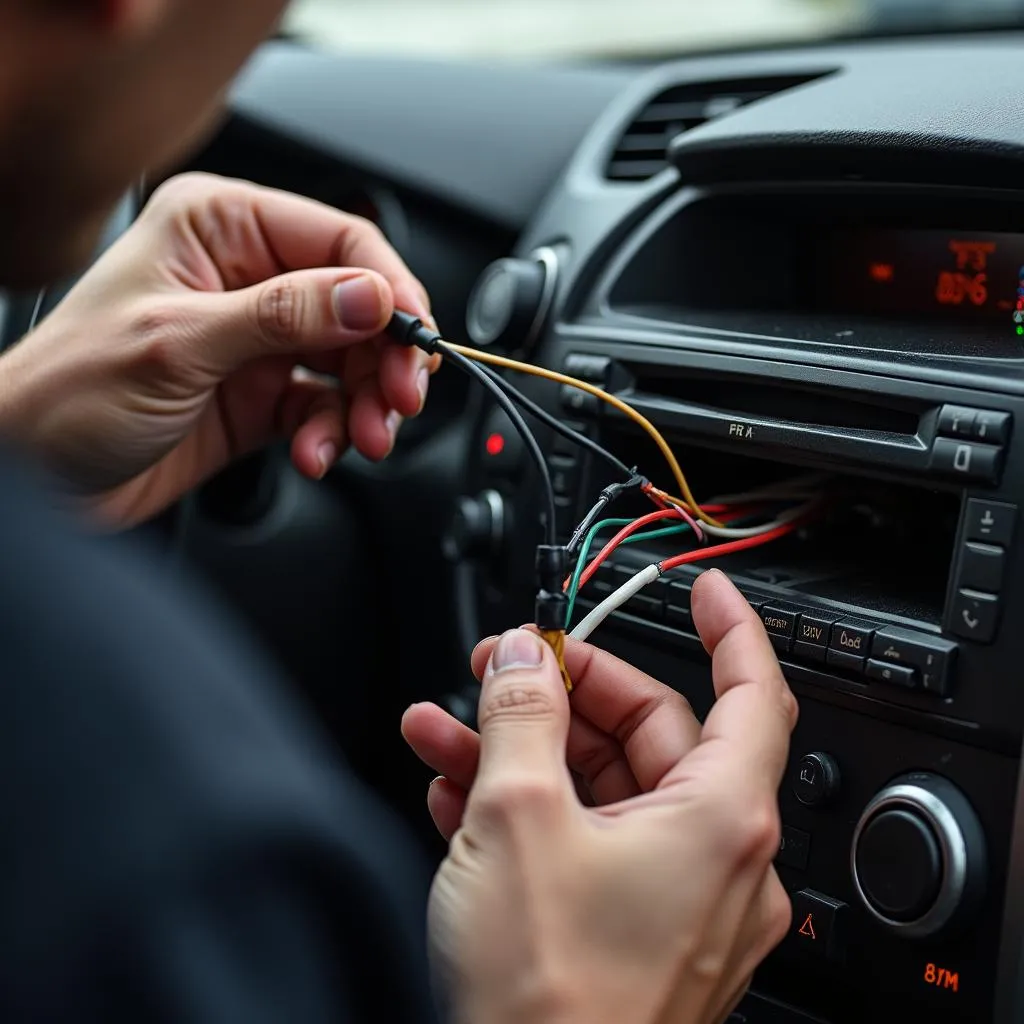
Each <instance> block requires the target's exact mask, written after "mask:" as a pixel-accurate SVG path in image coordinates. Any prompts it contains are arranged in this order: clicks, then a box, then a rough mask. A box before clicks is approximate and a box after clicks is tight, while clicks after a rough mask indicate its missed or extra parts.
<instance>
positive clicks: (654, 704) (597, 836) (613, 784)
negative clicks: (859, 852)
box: [403, 572, 796, 1024]
mask: <svg viewBox="0 0 1024 1024" xmlns="http://www.w3.org/2000/svg"><path fill="white" fill-rule="evenodd" d="M693 614H694V619H695V621H696V623H697V626H698V628H699V629H700V633H701V636H702V637H703V638H704V643H705V646H706V647H707V649H708V651H709V652H710V653H711V655H712V667H713V673H714V682H715V690H716V693H717V696H718V700H717V702H716V704H715V706H714V708H713V710H712V711H711V714H710V715H709V716H708V718H707V721H706V722H705V724H704V725H703V727H702V726H701V725H700V724H699V723H698V722H697V720H696V719H695V718H694V716H693V714H692V713H691V711H690V709H689V707H688V705H687V704H686V702H685V701H684V700H683V699H682V697H680V696H679V695H678V694H677V693H675V691H673V690H670V689H669V688H668V687H665V686H662V685H661V684H660V683H657V682H655V681H654V680H652V679H650V678H649V677H647V676H645V675H643V674H642V673H641V672H639V671H637V670H636V669H633V668H631V667H630V666H628V665H626V664H623V663H622V662H620V661H618V660H616V659H615V658H613V657H611V656H610V655H608V654H605V653H604V652H602V651H599V650H597V649H595V648H592V647H588V646H586V645H583V644H577V643H572V642H570V644H569V646H568V650H567V657H568V660H569V667H570V671H571V673H572V676H573V679H574V680H575V681H576V688H575V690H574V692H573V695H572V708H571V710H570V706H569V700H568V699H567V698H566V694H565V691H564V687H563V686H562V685H561V680H560V677H559V672H558V668H557V665H556V663H555V659H554V658H553V657H552V655H551V652H550V650H549V649H548V648H547V646H546V645H545V644H543V643H542V642H541V641H540V640H539V638H537V637H536V636H535V635H534V634H532V633H530V632H527V631H513V632H511V633H507V634H505V636H503V637H502V638H501V639H500V640H498V641H494V640H490V641H485V642H484V644H482V645H481V646H480V647H479V648H478V649H477V651H476V653H475V655H474V659H473V665H474V669H475V670H476V672H477V674H478V675H479V676H482V689H481V695H480V735H479V736H478V735H477V734H476V733H474V732H472V731H471V730H469V729H467V728H465V727H464V726H462V725H460V724H459V723H458V722H457V721H455V720H454V719H452V718H450V717H449V716H447V715H446V714H445V713H444V712H443V711H441V710H440V709H439V708H437V707H434V706H433V705H418V706H415V707H413V708H411V709H410V710H409V711H408V712H407V714H406V717H405V719H404V721H403V731H404V733H405V736H406V739H407V740H408V741H409V743H410V744H411V746H412V747H413V748H414V749H415V750H416V751H417V753H418V754H419V755H420V756H421V757H422V758H423V759H424V760H425V761H426V762H427V763H428V764H430V765H431V766H432V767H433V768H434V769H435V770H437V771H438V772H440V773H441V775H442V778H440V779H439V780H436V781H435V782H434V784H433V785H432V786H431V789H430V794H429V798H428V800H429V805H430V810H431V813H432V815H433V817H434V821H435V822H436V823H437V825H438V827H439V829H440V830H441V832H442V833H443V834H444V835H445V836H446V837H448V838H449V839H450V840H451V843H450V848H449V853H448V857H447V858H446V860H445V862H444V863H443V865H442V867H441V869H440V871H439V873H438V876H437V879H436V881H435V884H434V889H433V893H432V897H431V939H432V943H433V947H434V951H435V953H436V956H437V960H438V963H439V966H440V967H442V968H443V969H444V970H445V971H446V973H447V975H448V977H447V979H446V980H447V981H448V982H449V983H450V985H451V988H452V994H453V998H454V1000H455V1004H456V1008H457V1015H458V1019H459V1020H462V1021H474V1020H476V1021H482V1020H486V1021H489V1022H491V1024H505V1022H520V1021H522V1022H526V1021H530V1022H533V1024H544V1022H548V1021H558V1022H559V1024H575V1022H577V1021H579V1022H580V1024H583V1022H586V1024H603V1022H609V1024H611V1022H621V1021H627V1020H628V1021H631V1022H638V1024H648V1022H650V1024H654V1022H658V1024H669V1022H671V1024H711V1022H717V1021H721V1020H724V1018H725V1017H726V1016H728V1014H729V1012H730V1011H731V1010H732V1008H734V1007H735V1005H736V1003H737V1002H738V1001H739V999H740V998H741V996H742V994H743V992H744V991H745V990H746V987H747V984H748V982H749V979H750V976H751V975H752V973H753V971H754V969H755V968H756V967H757V965H758V964H759V963H760V961H761V960H762V959H763V958H764V957H765V956H766V955H767V954H768V953H769V952H770V951H771V949H772V948H773V947H774V946H775V945H776V944H777V943H778V942H779V941H780V940H781V939H782V937H783V936H784V935H785V933H786V930H787V928H788V927H789V923H790V913H791V912H790V905H789V900H788V898H787V896H786V893H785V891H784V890H783V888H782V885H781V883H780V882H779V879H778V877H777V876H776V874H775V871H774V869H773V867H772V860H773V858H774V856H775V854H776V852H777V851H778V846H779V829H780V825H779V818H778V807H777V791H778V786H779V783H780V781H781V776H782V773H783V770H784V767H785V764H786V758H787V752H788V744H789V734H790V731H791V729H792V727H793V725H794V724H795V720H796V702H795V700H794V698H793V696H792V694H791V693H790V691H789V688H788V687H787V685H786V682H785V680H784V679H783V677H782V674H781V672H780V670H779V665H778V662H777V660H776V658H775V655H774V653H773V651H772V648H771V645H770V644H769V641H768V638H767V636H766V635H765V632H764V629H763V627H762V625H761V623H760V622H759V621H758V619H757V616H756V615H755V614H754V613H753V611H752V610H751V608H750V606H749V604H748V603H747V602H746V600H744V598H743V597H742V596H741V595H740V594H739V593H738V592H737V591H736V590H735V588H734V587H733V586H732V585H731V584H730V583H729V581H728V580H727V579H726V577H725V576H723V575H722V574H721V573H717V572H710V573H707V574H705V575H704V576H702V577H701V578H700V579H699V580H698V582H697V584H696V585H695V587H694V591H693ZM570 770H571V771H572V772H573V773H575V774H576V775H577V778H578V779H579V778H581V779H582V781H583V783H584V784H585V786H586V788H587V789H588V790H589V793H590V795H591V797H592V800H591V801H588V803H592V804H593V805H594V806H585V805H584V803H583V802H581V800H580V799H579V797H578V795H577V790H576V789H575V788H574V782H573V778H572V775H571V774H570Z"/></svg>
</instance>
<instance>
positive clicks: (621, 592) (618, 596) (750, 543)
mask: <svg viewBox="0 0 1024 1024" xmlns="http://www.w3.org/2000/svg"><path fill="white" fill-rule="evenodd" d="M798 525H799V523H798V522H792V523H786V524H785V525H784V526H779V527H777V528H776V529H775V530H772V531H771V532H770V533H763V534H761V535H760V536H759V537H746V538H743V539H741V540H734V541H730V542H729V543H727V544H718V545H715V546H714V547H710V548H698V549H697V550H696V551H688V552H686V553H685V554H682V555H676V556H675V557H673V558H667V559H665V560H664V561H663V562H655V563H653V564H652V565H648V566H647V567H646V568H645V569H642V570H641V571H640V572H638V573H637V574H636V575H635V576H633V577H632V578H631V579H630V580H628V581H627V582H626V583H624V584H623V585H622V586H621V587H619V589H618V590H616V591H614V592H613V593H611V594H609V595H608V597H606V598H605V599H604V600H603V601H602V602H601V603H600V604H599V605H598V606H597V607H596V608H594V609H593V610H592V611H591V612H590V614H589V615H587V616H586V618H584V619H583V620H582V621H581V622H580V624H579V625H578V626H577V627H576V628H575V629H574V630H573V631H572V632H571V633H570V634H569V635H570V636H571V637H572V638H573V639H574V640H586V639H587V638H588V637H589V636H590V635H591V634H592V633H593V632H594V630H595V629H597V628H598V626H600V625H601V623H603V622H604V620H605V619H607V618H608V616H609V615H611V614H612V612H615V611H618V610H619V609H620V608H621V607H622V606H623V605H624V604H625V603H626V602H627V601H628V600H630V598H632V597H634V596H635V595H636V594H638V593H639V592H640V591H641V590H642V589H643V588H644V587H646V586H648V585H649V584H651V583H653V582H654V581H655V580H656V579H658V578H659V577H660V576H663V575H664V574H665V573H667V572H670V571H671V570H672V569H678V568H679V566H681V565H687V564H688V563H691V562H698V561H702V560H703V559H705V558H717V557H721V556H722V555H731V554H734V553H735V552H737V551H745V550H747V549H749V548H754V547H759V546H760V545H762V544H768V543H770V542H771V541H773V540H778V539H779V538H780V537H785V536H786V534H789V533H792V532H793V531H794V530H795V529H796V528H797V526H798ZM638 581H642V582H638Z"/></svg>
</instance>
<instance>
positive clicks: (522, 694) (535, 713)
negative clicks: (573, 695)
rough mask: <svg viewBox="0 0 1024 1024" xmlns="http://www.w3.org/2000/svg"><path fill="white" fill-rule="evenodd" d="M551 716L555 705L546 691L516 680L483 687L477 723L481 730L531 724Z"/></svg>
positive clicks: (554, 711)
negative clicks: (499, 724)
mask: <svg viewBox="0 0 1024 1024" xmlns="http://www.w3.org/2000/svg"><path fill="white" fill-rule="evenodd" d="M555 713H556V708H555V702H554V700H553V699H552V697H551V695H550V694H549V693H548V692H547V691H546V690H544V689H542V688H541V687H539V686H535V685H532V684H531V683H529V682H528V681H525V680H520V681H516V682H510V683H506V684H501V685H497V684H492V685H490V686H487V687H485V688H484V692H483V694H482V696H481V698H480V709H479V712H478V714H477V721H478V724H479V726H480V728H481V729H484V728H487V726H489V725H492V724H493V723H495V722H498V721H506V722H507V721H516V720H523V719H525V720H528V721H532V720H537V719H543V718H550V717H552V716H553V715H554V714H555Z"/></svg>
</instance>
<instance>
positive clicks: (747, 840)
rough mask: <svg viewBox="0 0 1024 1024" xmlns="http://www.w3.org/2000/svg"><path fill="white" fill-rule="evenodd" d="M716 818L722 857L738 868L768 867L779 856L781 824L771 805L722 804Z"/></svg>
mask: <svg viewBox="0 0 1024 1024" xmlns="http://www.w3.org/2000/svg"><path fill="white" fill-rule="evenodd" d="M719 814H720V816H721V835H722V847H723V853H725V854H726V855H728V856H729V857H730V858H731V859H732V861H733V862H734V863H735V864H737V865H739V866H747V865H768V864H770V863H771V861H772V860H773V859H774V858H775V855H776V854H777V853H778V852H779V843H780V842H781V838H782V824H781V822H780V821H779V811H778V807H777V806H776V805H775V803H774V801H770V800H767V799H757V800H753V801H751V800H749V799H748V800H745V801H741V800H739V799H733V800H722V801H721V802H720V804H719Z"/></svg>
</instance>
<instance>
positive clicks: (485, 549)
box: [444, 491, 506, 562]
mask: <svg viewBox="0 0 1024 1024" xmlns="http://www.w3.org/2000/svg"><path fill="white" fill-rule="evenodd" d="M505 518H506V516H505V499H504V498H502V496H501V495H500V494H499V493H498V492H497V491H483V492H482V493H481V494H479V495H477V497H475V498H471V497H468V496H463V497H461V498H459V500H458V501H457V502H456V505H455V514H454V515H453V516H452V521H451V524H450V525H449V527H448V532H447V533H446V535H445V538H444V553H445V556H446V557H447V558H448V559H449V560H451V561H453V562H461V561H465V560H479V559H485V558H489V557H495V556H496V555H498V554H499V552H500V551H501V547H502V543H503V541H504V537H505V525H506V524H505Z"/></svg>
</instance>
